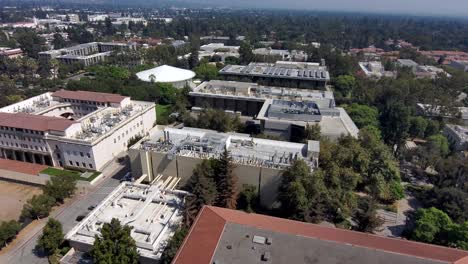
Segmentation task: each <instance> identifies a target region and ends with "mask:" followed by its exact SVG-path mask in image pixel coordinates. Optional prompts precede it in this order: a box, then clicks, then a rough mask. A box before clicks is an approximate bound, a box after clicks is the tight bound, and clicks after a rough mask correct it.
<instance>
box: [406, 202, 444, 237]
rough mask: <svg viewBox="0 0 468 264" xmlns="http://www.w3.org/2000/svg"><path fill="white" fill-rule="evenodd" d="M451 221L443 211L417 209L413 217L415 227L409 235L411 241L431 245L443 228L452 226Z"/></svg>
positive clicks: (432, 208)
mask: <svg viewBox="0 0 468 264" xmlns="http://www.w3.org/2000/svg"><path fill="white" fill-rule="evenodd" d="M452 224H453V223H452V220H451V219H450V217H449V216H448V215H447V214H446V213H444V212H443V211H441V210H439V209H436V208H434V207H431V208H429V209H418V210H417V211H416V216H415V226H414V229H413V231H412V234H411V239H414V240H417V241H421V242H426V243H433V242H435V241H436V240H437V239H438V237H439V236H441V233H443V232H444V230H445V229H444V228H446V227H448V226H450V225H452Z"/></svg>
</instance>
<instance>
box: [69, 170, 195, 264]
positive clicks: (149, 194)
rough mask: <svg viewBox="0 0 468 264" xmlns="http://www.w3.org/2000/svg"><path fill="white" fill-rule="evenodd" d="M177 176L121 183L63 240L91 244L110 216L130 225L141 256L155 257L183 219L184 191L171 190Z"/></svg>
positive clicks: (176, 180)
mask: <svg viewBox="0 0 468 264" xmlns="http://www.w3.org/2000/svg"><path fill="white" fill-rule="evenodd" d="M178 181H179V179H178V178H172V177H169V178H167V179H166V180H165V181H159V182H157V183H156V184H153V185H142V184H133V183H128V182H125V183H122V184H121V185H120V186H119V187H117V188H116V189H115V190H114V191H113V192H112V193H111V194H109V196H108V197H107V198H106V199H105V200H104V201H102V202H101V203H100V204H99V205H98V206H97V207H96V208H95V209H94V210H93V211H92V212H91V213H90V214H89V215H88V216H87V217H86V218H85V219H83V220H82V221H81V222H80V223H79V224H78V225H77V226H75V227H74V228H73V229H72V230H71V231H70V232H69V233H68V234H67V235H66V239H67V240H71V241H76V242H80V243H83V244H88V245H92V244H93V243H94V237H95V236H96V235H99V234H100V229H101V227H102V225H103V224H104V223H110V221H111V220H112V219H113V218H116V219H118V220H119V221H120V222H121V224H123V225H129V226H131V227H133V229H132V231H131V236H132V237H133V239H135V241H136V245H137V248H138V251H139V253H140V255H142V256H145V257H149V258H155V259H157V258H158V257H159V255H160V253H161V251H162V249H163V247H164V245H165V244H164V243H163V242H166V241H167V240H168V239H169V238H170V237H171V235H172V234H171V232H173V230H174V228H175V227H176V226H177V225H178V224H179V223H180V221H181V220H182V213H181V212H182V210H181V209H182V206H183V199H184V196H185V195H186V193H185V192H182V191H177V190H173V188H174V187H175V185H176V184H177V182H178Z"/></svg>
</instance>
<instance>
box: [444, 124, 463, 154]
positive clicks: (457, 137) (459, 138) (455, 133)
mask: <svg viewBox="0 0 468 264" xmlns="http://www.w3.org/2000/svg"><path fill="white" fill-rule="evenodd" d="M443 133H444V135H445V136H446V137H447V138H448V140H449V142H450V143H451V144H452V145H453V147H454V149H455V150H458V151H465V150H468V126H459V125H450V124H448V125H445V127H444V131H443Z"/></svg>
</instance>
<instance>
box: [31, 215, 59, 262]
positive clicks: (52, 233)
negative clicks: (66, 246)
mask: <svg viewBox="0 0 468 264" xmlns="http://www.w3.org/2000/svg"><path fill="white" fill-rule="evenodd" d="M63 239H64V236H63V231H62V224H61V223H60V222H59V221H57V220H55V219H53V218H49V221H47V224H46V226H45V227H44V229H43V231H42V235H41V237H40V238H39V240H38V241H37V246H38V247H39V248H40V249H41V250H43V251H44V252H46V254H47V255H52V254H54V253H55V252H56V251H57V250H58V248H59V247H60V245H61V244H62V242H63Z"/></svg>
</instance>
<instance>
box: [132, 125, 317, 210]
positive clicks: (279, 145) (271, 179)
mask: <svg viewBox="0 0 468 264" xmlns="http://www.w3.org/2000/svg"><path fill="white" fill-rule="evenodd" d="M225 149H227V150H228V151H229V152H230V155H231V157H232V159H233V162H234V164H235V168H234V174H236V175H237V177H238V178H239V180H238V184H239V188H241V187H242V186H243V185H245V184H248V185H253V186H255V187H256V188H257V189H258V191H259V194H260V201H261V203H262V204H263V205H265V206H272V204H273V203H274V202H275V201H276V196H277V191H278V186H279V185H280V184H281V175H282V173H283V170H284V168H286V167H288V166H290V165H291V164H292V163H293V162H294V161H295V160H297V159H302V160H304V161H305V162H306V163H307V164H308V165H309V167H310V168H311V169H312V170H313V169H315V168H317V167H318V156H319V151H320V144H319V142H318V141H308V142H307V143H306V144H302V143H291V142H284V141H276V140H268V139H260V138H252V137H250V136H249V135H246V134H238V133H219V132H216V131H213V130H205V129H197V128H187V127H186V128H183V129H175V128H165V129H164V130H163V131H160V130H156V131H153V133H151V135H150V136H148V137H145V139H143V140H142V141H141V142H138V143H137V144H135V145H133V146H132V147H131V148H130V149H129V156H130V160H131V163H132V172H133V175H146V176H147V180H148V181H152V180H153V179H154V178H156V177H158V175H162V176H173V177H177V178H179V179H180V184H181V185H184V184H186V183H187V181H188V180H189V179H190V177H191V176H192V175H193V170H194V168H195V167H196V166H197V165H198V164H200V163H201V162H202V161H203V160H205V159H209V158H219V157H220V155H221V154H222V153H223V152H224V150H225Z"/></svg>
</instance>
